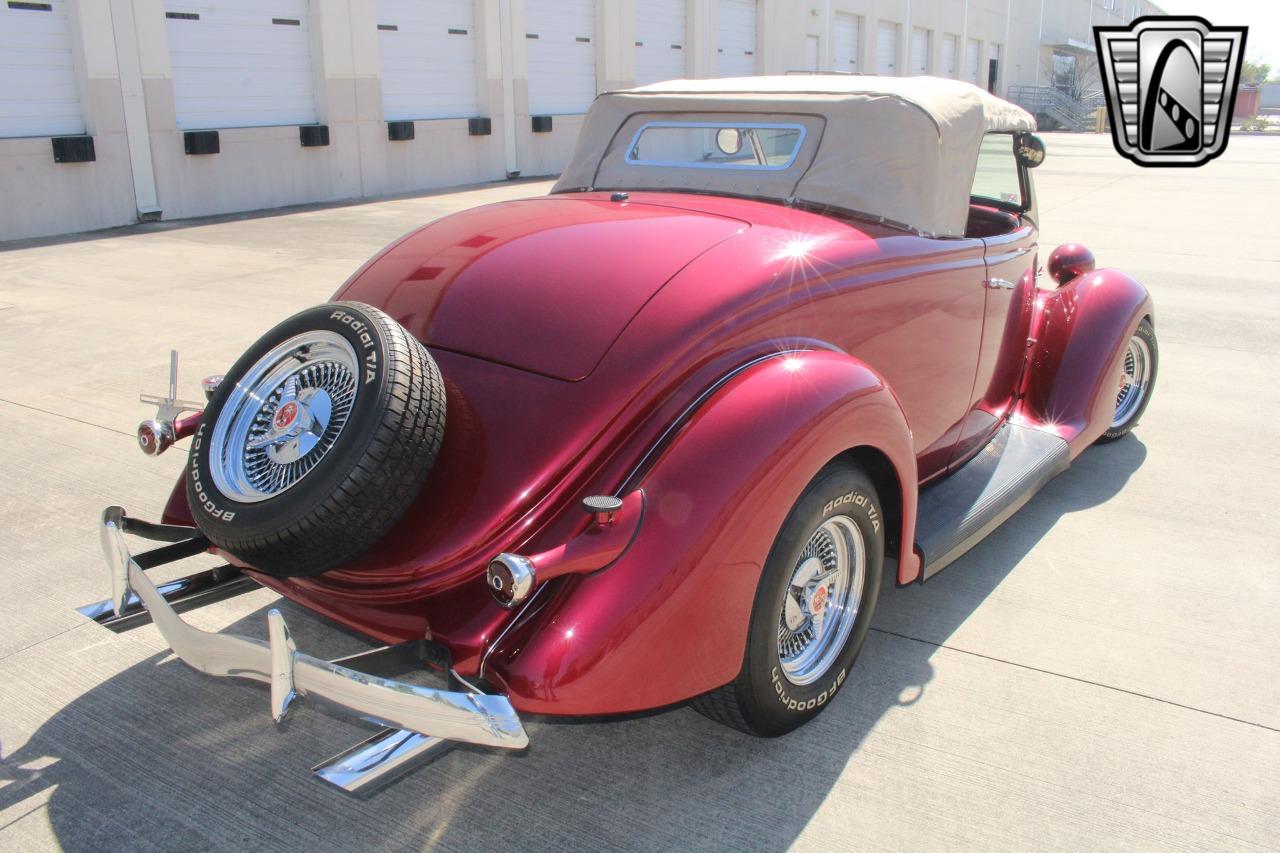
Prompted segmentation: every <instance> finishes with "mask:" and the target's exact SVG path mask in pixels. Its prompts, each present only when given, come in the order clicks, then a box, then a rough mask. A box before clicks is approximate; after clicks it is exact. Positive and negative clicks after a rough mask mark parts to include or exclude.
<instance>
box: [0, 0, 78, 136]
mask: <svg viewBox="0 0 1280 853" xmlns="http://www.w3.org/2000/svg"><path fill="white" fill-rule="evenodd" d="M27 5H28V6H30V7H31V8H24V6H23V4H18V3H4V4H0V136H60V135H63V134H69V133H84V119H83V118H82V117H81V113H80V92H79V89H78V88H77V86H76V72H75V65H74V64H73V62H72V59H71V31H70V29H69V28H68V26H67V4H66V3H65V2H62V0H53V2H44V3H39V4H27Z"/></svg>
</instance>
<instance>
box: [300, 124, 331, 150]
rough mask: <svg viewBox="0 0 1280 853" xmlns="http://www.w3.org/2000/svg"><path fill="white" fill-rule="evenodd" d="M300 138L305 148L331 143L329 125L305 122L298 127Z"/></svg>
mask: <svg viewBox="0 0 1280 853" xmlns="http://www.w3.org/2000/svg"><path fill="white" fill-rule="evenodd" d="M298 139H299V140H301V142H302V147H303V148H319V147H321V146H324V145H328V144H329V125H327V124H304V125H302V126H301V127H299V128H298Z"/></svg>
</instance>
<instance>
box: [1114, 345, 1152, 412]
mask: <svg viewBox="0 0 1280 853" xmlns="http://www.w3.org/2000/svg"><path fill="white" fill-rule="evenodd" d="M1150 381H1151V347H1149V346H1148V345H1147V342H1146V341H1144V340H1143V339H1142V338H1140V337H1138V336H1137V335H1134V336H1133V337H1132V338H1130V339H1129V347H1128V349H1126V350H1125V352H1124V367H1123V369H1122V371H1121V373H1120V390H1119V392H1118V393H1117V394H1116V416H1115V417H1114V418H1113V419H1112V421H1111V428H1112V429H1119V428H1120V427H1122V426H1124V425H1125V424H1127V423H1128V422H1129V421H1130V420H1132V419H1133V416H1134V414H1135V413H1136V412H1137V411H1138V408H1139V407H1140V406H1141V405H1142V401H1143V399H1144V398H1145V397H1146V396H1147V387H1148V385H1149V384H1150Z"/></svg>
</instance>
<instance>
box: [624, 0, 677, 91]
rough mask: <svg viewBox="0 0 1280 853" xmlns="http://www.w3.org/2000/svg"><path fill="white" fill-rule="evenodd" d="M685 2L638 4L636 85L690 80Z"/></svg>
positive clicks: (661, 0) (665, 0)
mask: <svg viewBox="0 0 1280 853" xmlns="http://www.w3.org/2000/svg"><path fill="white" fill-rule="evenodd" d="M687 15H688V11H687V9H686V7H685V0H643V2H640V3H637V4H636V83H638V84H639V85H641V86H643V85H644V84H646V83H657V82H658V81H660V80H678V79H680V78H682V77H688V76H689V70H688V64H687V60H686V59H685V57H686V56H687V55H688V52H689V51H688V47H689V45H688V44H687V43H686V41H685V38H686V36H685V27H686V24H687V21H686V18H687Z"/></svg>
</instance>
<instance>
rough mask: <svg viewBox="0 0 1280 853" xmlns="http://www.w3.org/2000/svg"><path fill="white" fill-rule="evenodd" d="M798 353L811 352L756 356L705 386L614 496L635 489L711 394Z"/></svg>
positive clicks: (632, 470)
mask: <svg viewBox="0 0 1280 853" xmlns="http://www.w3.org/2000/svg"><path fill="white" fill-rule="evenodd" d="M800 352H812V350H810V349H807V348H805V349H802V348H799V347H793V348H792V349H785V350H782V351H780V352H771V353H767V354H765V355H761V356H756V357H755V358H753V359H751V360H750V361H746V362H743V363H742V364H740V365H738V366H737V367H735V368H733V369H732V370H730V371H729V372H728V373H726V374H725V375H723V376H721V377H720V378H719V379H717V380H716V381H715V382H713V383H711V385H709V386H707V388H706V389H705V390H704V391H703V392H702V393H701V394H699V395H698V396H697V398H696V399H695V400H694V401H693V402H692V403H690V404H689V405H688V406H686V407H685V409H684V411H682V412H681V413H680V414H678V415H676V417H675V419H674V420H672V421H671V423H670V424H668V425H667V428H666V429H665V430H663V431H662V434H661V435H659V436H658V439H657V441H655V442H654V443H653V444H652V445H650V447H649V449H648V450H646V451H645V454H644V456H642V457H640V461H639V462H637V463H636V465H635V466H634V467H633V468H632V469H631V470H630V471H629V472H627V476H626V477H624V478H623V480H622V486H621V487H620V488H619V489H618V491H617V492H616V494H617V495H625V494H630V493H631V491H632V490H634V488H635V484H634V482H633V481H634V480H635V479H636V478H637V477H638V476H639V475H640V474H641V472H643V471H644V469H645V468H646V467H647V466H648V464H649V460H650V459H651V458H652V457H653V456H654V455H655V454H657V453H658V451H660V450H661V449H662V448H663V447H664V446H666V443H667V439H668V438H670V437H671V435H672V434H673V433H674V432H675V431H676V430H678V429H679V428H680V427H682V426H684V424H685V421H687V420H688V419H689V418H690V417H691V416H692V415H693V413H694V412H696V411H697V410H698V408H699V407H701V406H702V404H703V403H705V402H706V401H707V398H709V397H710V396H711V395H712V394H714V393H716V392H717V391H719V390H720V389H721V388H723V387H724V386H725V385H727V384H728V383H729V381H730V380H731V379H733V377H735V376H737V375H738V374H739V373H741V372H743V371H744V370H747V369H748V368H751V367H755V366H756V365H757V364H760V363H761V362H764V361H768V360H769V359H772V358H782V357H784V356H788V355H795V354H796V353H800Z"/></svg>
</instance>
